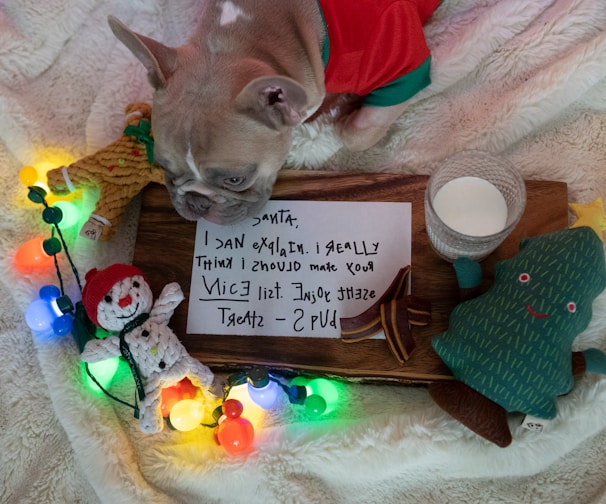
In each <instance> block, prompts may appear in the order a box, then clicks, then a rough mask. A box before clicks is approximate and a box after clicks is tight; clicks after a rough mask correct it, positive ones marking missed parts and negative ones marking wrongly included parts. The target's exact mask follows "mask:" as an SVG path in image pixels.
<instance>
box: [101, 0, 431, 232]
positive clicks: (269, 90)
mask: <svg viewBox="0 0 606 504" xmlns="http://www.w3.org/2000/svg"><path fill="white" fill-rule="evenodd" d="M438 4H439V0H407V1H403V0H357V1H355V2H352V0H277V1H276V0H206V1H205V5H204V7H203V11H202V14H201V17H200V21H199V24H198V26H197V28H196V30H195V32H194V34H193V35H192V37H191V38H190V40H189V42H188V43H187V44H186V45H184V46H181V47H178V48H172V47H167V46H165V45H163V44H161V43H160V42H157V41H155V40H153V39H151V38H148V37H145V36H143V35H140V34H137V33H135V32H133V31H131V30H130V29H129V28H127V27H126V26H125V25H124V24H122V23H121V22H120V21H118V20H117V19H116V18H114V17H110V18H109V24H110V27H111V29H112V31H113V32H114V34H115V35H116V37H117V38H118V39H119V40H120V41H121V42H122V43H124V44H125V45H126V46H127V47H128V48H129V49H130V51H131V52H132V53H133V54H134V55H135V56H136V57H137V58H138V59H139V60H140V61H141V63H143V65H144V66H145V67H146V68H147V70H148V74H149V80H150V83H151V85H152V86H153V87H154V89H155V92H154V99H153V109H152V127H153V132H154V140H155V147H154V150H155V159H156V162H157V163H158V164H160V165H161V166H162V167H163V168H164V170H165V181H166V186H167V188H168V191H169V194H170V197H171V200H172V203H173V205H174V207H175V209H176V210H177V212H179V214H181V215H182V216H183V217H184V218H186V219H189V220H197V219H199V218H205V219H207V220H209V221H212V222H216V223H219V224H229V223H234V222H237V221H239V220H242V219H244V218H246V217H248V216H251V215H254V214H256V213H257V212H258V211H259V210H260V209H261V208H262V206H263V205H264V204H265V202H266V201H267V200H268V199H269V197H270V195H271V191H272V187H273V184H274V182H275V179H276V177H277V174H278V171H279V170H280V168H281V167H282V165H283V164H284V161H285V160H286V157H287V154H288V151H289V147H290V143H291V135H292V131H293V129H294V128H295V127H297V126H298V125H300V124H301V123H303V122H304V121H305V120H306V119H308V118H309V117H310V116H311V115H312V114H313V113H314V112H315V111H316V110H318V108H319V107H320V106H321V104H322V102H323V100H324V98H325V97H326V96H327V94H331V93H353V94H357V95H359V96H361V97H362V99H363V103H362V106H361V107H360V108H358V109H356V110H355V111H353V112H352V113H351V114H348V115H346V116H344V117H342V118H341V119H340V120H339V123H338V124H337V130H338V132H339V135H340V138H341V139H342V141H343V144H344V146H345V147H346V148H349V149H351V150H364V149H367V148H369V147H371V146H372V145H374V144H375V143H376V142H378V141H379V140H380V139H381V138H382V137H383V136H384V135H385V133H386V132H387V130H388V128H389V126H390V125H391V124H392V123H393V121H394V120H395V119H396V118H397V117H398V116H399V115H400V114H401V113H402V112H403V111H404V109H405V107H406V101H407V100H408V98H410V97H411V96H412V95H414V94H415V93H416V92H417V91H419V90H420V89H422V88H423V87H425V86H426V85H427V84H429V64H430V60H431V57H430V54H429V49H428V47H427V45H426V43H425V38H424V36H423V28H422V27H423V23H424V22H425V21H426V20H427V19H428V18H429V17H430V16H431V14H432V13H433V11H434V10H435V9H436V7H437V6H438Z"/></svg>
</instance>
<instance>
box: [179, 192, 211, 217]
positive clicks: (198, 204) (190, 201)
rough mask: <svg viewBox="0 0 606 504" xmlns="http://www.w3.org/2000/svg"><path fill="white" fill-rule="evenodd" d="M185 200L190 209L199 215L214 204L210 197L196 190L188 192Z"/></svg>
mask: <svg viewBox="0 0 606 504" xmlns="http://www.w3.org/2000/svg"><path fill="white" fill-rule="evenodd" d="M185 202H186V203H187V206H188V207H189V209H190V210H191V211H192V212H194V213H196V214H198V215H203V214H204V213H206V211H207V210H208V209H209V208H210V207H211V206H212V201H211V200H210V199H209V198H207V197H206V196H204V195H202V194H199V193H195V192H188V193H187V194H186V195H185Z"/></svg>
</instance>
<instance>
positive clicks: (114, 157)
mask: <svg viewBox="0 0 606 504" xmlns="http://www.w3.org/2000/svg"><path fill="white" fill-rule="evenodd" d="M150 118H151V107H150V106H149V105H148V104H146V103H132V104H130V105H128V107H127V108H126V122H125V129H124V134H123V135H122V137H121V138H119V139H118V140H116V141H115V142H113V143H112V144H110V145H108V146H107V147H105V148H103V149H101V150H100V151H98V152H96V153H94V154H92V155H90V156H86V157H85V158H82V159H80V160H78V161H76V162H75V163H72V164H71V165H69V166H61V167H59V168H55V169H53V170H50V171H49V172H48V174H47V182H48V187H49V189H50V190H51V192H53V193H54V194H57V195H65V194H69V193H70V192H73V191H75V190H77V189H81V188H84V189H88V188H98V189H99V200H98V201H97V204H96V206H95V209H94V211H93V213H92V214H91V216H90V217H89V219H88V221H87V222H86V223H85V224H84V226H83V227H82V230H81V231H80V234H81V235H82V236H84V237H86V238H89V239H91V240H109V239H110V238H111V237H112V236H113V235H114V234H115V232H116V226H117V225H118V222H119V221H120V218H121V217H122V215H123V214H124V210H125V207H126V205H127V204H128V203H129V201H131V200H132V199H133V198H134V197H135V196H136V195H137V194H138V193H139V192H140V191H141V190H142V189H143V188H144V187H145V186H146V185H147V184H149V183H150V182H156V183H158V184H164V174H163V171H162V168H160V166H158V165H156V164H154V162H153V137H152V133H151V126H150V125H151V123H150Z"/></svg>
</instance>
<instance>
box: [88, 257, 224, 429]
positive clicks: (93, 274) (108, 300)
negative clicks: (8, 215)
mask: <svg viewBox="0 0 606 504" xmlns="http://www.w3.org/2000/svg"><path fill="white" fill-rule="evenodd" d="M183 299H184V295H183V292H182V290H181V287H180V286H179V284H177V283H176V282H173V283H170V284H167V285H166V286H165V287H164V289H163V290H162V293H161V294H160V297H159V298H158V299H157V300H156V302H155V303H154V301H153V294H152V291H151V288H150V286H149V284H148V283H147V281H146V280H145V278H144V276H143V273H142V272H141V270H140V269H139V268H136V267H135V266H130V265H126V264H113V265H111V266H109V267H107V268H105V269H103V270H100V271H99V270H97V269H92V270H90V271H89V272H88V273H87V274H86V284H85V285H84V289H83V291H82V303H83V305H84V308H85V310H86V313H87V315H88V317H89V318H90V320H91V321H92V322H93V323H94V324H95V325H96V326H98V327H101V328H103V329H105V330H107V331H110V332H115V333H119V336H108V337H107V338H104V339H92V340H90V341H88V342H87V343H86V345H85V347H84V350H83V352H82V354H81V357H82V360H84V361H85V362H98V361H100V360H103V359H107V358H109V357H115V356H118V355H122V356H123V357H124V358H125V359H126V361H127V362H128V363H129V365H130V367H131V371H132V373H133V377H134V378H135V384H136V386H137V394H138V398H139V401H140V403H139V410H140V415H139V428H140V429H141V431H142V432H148V433H154V432H160V431H161V430H162V429H163V427H164V421H163V418H162V413H161V406H162V398H161V391H162V389H163V388H165V387H170V386H172V385H175V384H177V383H178V382H179V381H181V380H182V379H183V378H185V377H187V378H189V379H190V381H191V382H192V383H193V384H194V385H195V386H197V387H200V388H201V390H203V391H206V390H208V388H209V387H211V385H213V381H214V375H213V373H212V371H211V370H210V369H209V368H208V367H206V366H204V365H203V364H201V363H200V362H199V361H198V360H196V359H194V358H193V357H191V356H190V355H189V354H188V353H187V351H186V350H185V347H184V346H183V345H182V344H181V342H180V341H179V340H178V338H177V336H176V335H175V333H174V332H173V331H172V330H171V329H170V328H169V327H168V321H169V320H170V318H171V316H172V315H173V312H174V310H175V308H176V307H177V306H178V305H179V303H180V302H181V301H182V300H183ZM215 385H217V384H215Z"/></svg>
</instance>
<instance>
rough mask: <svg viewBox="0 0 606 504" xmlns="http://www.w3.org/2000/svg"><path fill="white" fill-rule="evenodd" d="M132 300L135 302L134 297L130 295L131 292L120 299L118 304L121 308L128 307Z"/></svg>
mask: <svg viewBox="0 0 606 504" xmlns="http://www.w3.org/2000/svg"><path fill="white" fill-rule="evenodd" d="M132 302H133V298H132V297H131V296H130V294H128V295H126V296H124V297H123V298H121V299H120V300H119V301H118V306H119V307H120V308H126V307H127V306H128V305H130V304H131V303H132Z"/></svg>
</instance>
